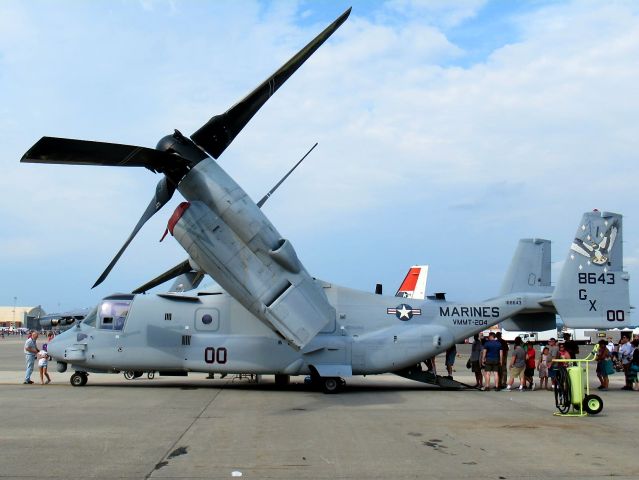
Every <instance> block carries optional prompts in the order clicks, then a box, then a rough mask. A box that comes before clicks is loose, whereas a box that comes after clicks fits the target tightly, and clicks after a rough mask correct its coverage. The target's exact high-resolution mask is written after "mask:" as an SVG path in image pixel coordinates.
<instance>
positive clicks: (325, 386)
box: [322, 377, 342, 393]
mask: <svg viewBox="0 0 639 480" xmlns="http://www.w3.org/2000/svg"><path fill="white" fill-rule="evenodd" d="M340 380H341V379H340V378H339V377H325V378H322V391H323V392H324V393H337V392H338V391H339V390H340V389H341V387H342V383H341V382H340Z"/></svg>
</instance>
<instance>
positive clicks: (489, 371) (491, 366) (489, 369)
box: [481, 332, 503, 390]
mask: <svg viewBox="0 0 639 480" xmlns="http://www.w3.org/2000/svg"><path fill="white" fill-rule="evenodd" d="M502 357H503V350H502V348H501V343H500V342H499V341H498V340H496V339H495V333H494V332H490V333H489V334H488V340H487V341H486V343H484V349H483V350H482V352H481V364H482V365H483V366H484V371H485V373H484V386H483V387H482V388H481V389H482V390H490V377H491V376H493V378H494V379H495V380H494V381H495V390H499V368H500V366H501V361H502Z"/></svg>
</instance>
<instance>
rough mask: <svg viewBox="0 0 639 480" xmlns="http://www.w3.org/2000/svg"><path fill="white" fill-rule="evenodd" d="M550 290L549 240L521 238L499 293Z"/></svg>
mask: <svg viewBox="0 0 639 480" xmlns="http://www.w3.org/2000/svg"><path fill="white" fill-rule="evenodd" d="M550 291H551V287H550V240H543V239H540V238H522V239H521V240H519V245H517V250H516V251H515V255H514V256H513V260H512V262H511V264H510V267H509V268H508V272H507V273H506V277H505V278H504V282H503V283H502V286H501V295H506V294H508V293H517V292H522V293H524V292H535V293H542V292H550Z"/></svg>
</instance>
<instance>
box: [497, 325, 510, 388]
mask: <svg viewBox="0 0 639 480" xmlns="http://www.w3.org/2000/svg"><path fill="white" fill-rule="evenodd" d="M495 336H496V337H497V341H498V342H499V343H501V351H502V357H501V365H500V366H499V388H506V384H507V383H508V367H507V364H508V350H509V347H508V342H507V341H506V340H504V339H503V338H501V332H497V334H496V335H495Z"/></svg>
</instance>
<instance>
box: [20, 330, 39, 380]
mask: <svg viewBox="0 0 639 480" xmlns="http://www.w3.org/2000/svg"><path fill="white" fill-rule="evenodd" d="M37 340H38V332H33V331H32V332H31V335H29V338H27V341H26V342H25V343H24V357H25V361H26V364H27V373H26V374H25V376H24V382H23V383H24V384H25V385H29V384H32V383H33V382H32V381H31V374H32V373H33V364H34V362H35V358H36V355H37V354H38V351H39V350H38V347H37V345H36V341H37Z"/></svg>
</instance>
